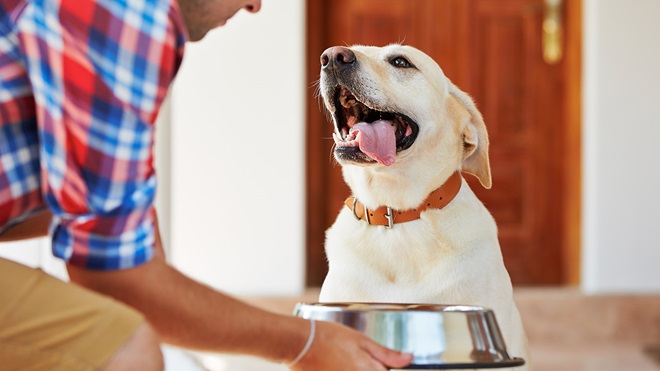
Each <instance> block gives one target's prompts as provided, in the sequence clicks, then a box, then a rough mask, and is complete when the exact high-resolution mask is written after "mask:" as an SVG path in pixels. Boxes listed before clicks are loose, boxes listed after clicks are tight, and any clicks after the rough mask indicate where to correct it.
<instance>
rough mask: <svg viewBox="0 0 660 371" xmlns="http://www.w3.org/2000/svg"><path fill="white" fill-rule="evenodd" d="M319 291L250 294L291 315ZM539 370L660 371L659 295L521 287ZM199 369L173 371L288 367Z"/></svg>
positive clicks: (261, 369)
mask: <svg viewBox="0 0 660 371" xmlns="http://www.w3.org/2000/svg"><path fill="white" fill-rule="evenodd" d="M317 295H318V293H317V292H316V291H314V290H312V291H309V292H308V293H306V294H305V295H303V296H301V297H298V298H246V300H247V301H249V302H251V303H253V304H254V305H257V306H260V307H262V308H265V309H268V310H271V311H274V312H278V313H286V314H289V313H291V312H292V310H293V307H294V305H295V303H296V302H300V301H305V302H313V301H316V298H317ZM516 302H517V304H518V308H519V310H520V312H521V314H522V317H523V321H524V322H525V327H526V330H527V334H528V337H529V342H530V347H531V358H532V359H531V364H532V366H533V367H534V371H659V370H660V364H659V363H658V359H660V296H650V295H644V296H639V295H636V296H633V295H627V296H585V295H582V294H581V293H579V292H578V291H577V290H574V289H517V290H516ZM195 357H196V362H197V364H199V365H202V366H200V367H199V368H196V367H195V368H179V367H177V366H176V364H173V363H170V366H168V370H171V371H197V370H209V371H286V370H287V368H286V367H284V366H282V365H277V364H272V363H268V362H264V361H262V360H259V359H256V358H252V357H241V356H228V355H217V354H196V355H195Z"/></svg>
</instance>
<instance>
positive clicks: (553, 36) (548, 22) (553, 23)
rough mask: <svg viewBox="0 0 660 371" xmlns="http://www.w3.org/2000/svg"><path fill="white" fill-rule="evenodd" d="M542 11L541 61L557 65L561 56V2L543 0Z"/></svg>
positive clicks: (562, 52) (558, 0) (562, 51)
mask: <svg viewBox="0 0 660 371" xmlns="http://www.w3.org/2000/svg"><path fill="white" fill-rule="evenodd" d="M544 2H545V4H544V10H543V26H542V27H543V40H542V45H543V60H544V61H545V62H546V63H548V64H556V63H558V62H559V61H560V60H561V58H562V56H563V54H564V47H563V41H562V40H563V35H562V34H563V24H562V17H561V7H562V0H544Z"/></svg>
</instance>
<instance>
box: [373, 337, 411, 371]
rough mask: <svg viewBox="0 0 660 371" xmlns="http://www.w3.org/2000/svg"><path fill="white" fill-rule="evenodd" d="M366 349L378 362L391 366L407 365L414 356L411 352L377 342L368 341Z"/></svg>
mask: <svg viewBox="0 0 660 371" xmlns="http://www.w3.org/2000/svg"><path fill="white" fill-rule="evenodd" d="M365 349H366V350H367V352H369V354H371V356H372V357H374V359H376V360H377V361H378V362H380V363H382V364H384V365H385V366H389V367H391V368H401V367H405V366H407V365H409V364H410V362H412V359H413V356H412V354H409V353H401V352H399V351H396V350H392V349H389V348H385V347H384V346H381V345H379V344H376V343H375V342H371V341H370V342H368V343H367V344H365Z"/></svg>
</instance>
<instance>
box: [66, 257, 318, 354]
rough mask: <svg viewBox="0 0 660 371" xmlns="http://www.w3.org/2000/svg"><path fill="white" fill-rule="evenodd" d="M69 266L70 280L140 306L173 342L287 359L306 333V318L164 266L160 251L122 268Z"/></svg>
mask: <svg viewBox="0 0 660 371" xmlns="http://www.w3.org/2000/svg"><path fill="white" fill-rule="evenodd" d="M68 268H69V276H70V277H71V280H72V281H74V282H76V283H78V284H81V285H83V286H86V287H88V288H91V289H93V290H95V291H98V292H101V293H103V294H106V295H109V296H111V297H114V298H116V299H118V300H120V301H122V302H125V303H127V304H128V305H130V306H132V307H134V308H136V309H137V310H140V311H141V312H142V313H144V314H145V315H146V317H147V320H148V321H149V322H150V324H151V325H152V326H153V327H154V328H155V329H156V330H157V332H158V333H159V335H160V336H161V337H162V338H163V340H164V341H166V342H168V343H171V344H173V345H178V346H182V347H187V348H193V349H198V350H207V351H221V352H237V353H247V354H253V355H257V356H260V357H264V358H268V359H270V360H273V361H290V360H291V359H293V358H294V357H295V356H296V354H297V352H298V351H299V350H300V349H301V348H302V347H303V345H304V344H305V341H306V339H307V336H308V332H309V325H308V324H307V323H306V321H304V320H301V319H298V318H293V317H287V316H282V315H278V314H274V313H270V312H267V311H263V310H261V309H258V308H255V307H252V306H250V305H247V304H245V303H243V302H241V301H238V300H236V299H234V298H231V297H229V296H227V295H224V294H222V293H219V292H217V291H215V290H213V289H211V288H210V287H207V286H205V285H202V284H200V283H198V282H196V281H194V280H192V279H190V278H188V277H186V276H184V275H183V274H181V273H179V272H178V271H176V270H175V269H174V268H172V267H170V266H168V265H167V264H166V263H165V261H164V259H163V257H162V256H157V257H156V258H154V259H153V260H152V261H151V262H149V263H146V264H144V265H142V266H139V267H137V268H132V269H127V270H121V271H113V272H99V271H89V270H85V269H80V268H76V267H72V266H69V267H68Z"/></svg>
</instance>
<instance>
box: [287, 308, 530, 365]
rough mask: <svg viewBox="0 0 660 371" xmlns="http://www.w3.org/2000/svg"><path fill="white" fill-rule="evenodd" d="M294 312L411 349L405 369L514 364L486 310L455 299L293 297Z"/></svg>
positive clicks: (519, 362)
mask: <svg viewBox="0 0 660 371" xmlns="http://www.w3.org/2000/svg"><path fill="white" fill-rule="evenodd" d="M294 315H296V316H298V317H302V318H307V319H314V320H319V321H330V322H339V323H342V324H344V325H347V326H349V327H352V328H354V329H356V330H358V331H360V332H362V333H364V334H365V335H367V336H369V337H370V338H372V339H374V340H375V341H377V342H378V343H380V344H382V345H384V346H386V347H388V348H392V349H396V350H400V351H403V352H407V353H412V354H413V356H414V358H413V362H412V364H411V365H409V366H408V367H406V369H434V370H446V369H474V368H502V367H517V366H522V365H524V364H525V361H524V360H523V359H522V358H511V357H509V354H508V353H507V351H506V346H505V344H504V339H503V338H502V334H501V332H500V329H499V326H498V325H497V321H496V320H495V314H494V313H493V311H492V310H490V309H486V308H482V307H475V306H461V305H427V304H371V303H299V304H298V305H296V307H295V309H294Z"/></svg>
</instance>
